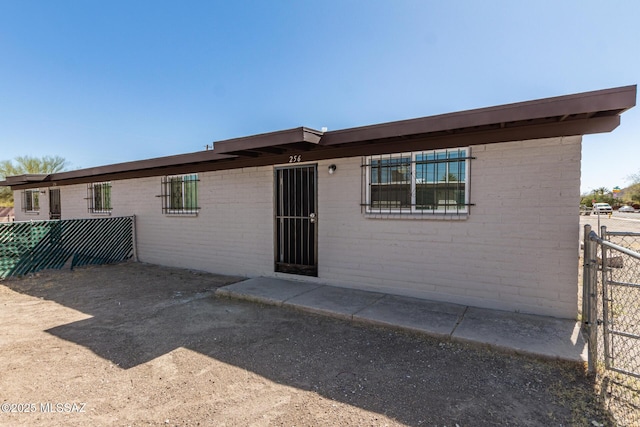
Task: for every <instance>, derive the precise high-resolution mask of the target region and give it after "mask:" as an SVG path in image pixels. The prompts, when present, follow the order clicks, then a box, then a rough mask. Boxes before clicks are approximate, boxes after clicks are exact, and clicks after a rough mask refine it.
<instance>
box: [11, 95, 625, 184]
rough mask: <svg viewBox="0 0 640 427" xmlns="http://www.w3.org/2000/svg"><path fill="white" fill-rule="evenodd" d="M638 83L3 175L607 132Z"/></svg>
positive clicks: (68, 175) (148, 169)
mask: <svg viewBox="0 0 640 427" xmlns="http://www.w3.org/2000/svg"><path fill="white" fill-rule="evenodd" d="M636 93H637V85H631V86H622V87H617V88H611V89H603V90H597V91H591V92H583V93H577V94H572V95H565V96H557V97H552V98H543V99H538V100H533V101H526V102H519V103H513V104H505V105H499V106H494V107H487V108H479V109H473V110H467V111H460V112H455V113H449V114H441V115H436V116H428V117H420V118H415V119H409V120H401V121H394V122H388V123H381V124H375V125H369V126H360V127H354V128H349V129H342V130H335V131H328V132H321V131H318V130H315V129H310V128H307V127H298V128H294V129H288V130H282V131H277V132H270V133H264V134H259V135H252V136H247V137H242V138H234V139H229V140H225V141H218V142H215V143H214V149H213V150H207V151H198V152H195V153H187V154H179V155H175V156H167V157H159V158H153V159H148V160H140V161H133V162H126V163H118V164H112V165H106V166H99V167H94V168H87V169H79V170H75V171H70V172H59V173H54V174H50V175H21V176H16V177H7V179H6V181H3V182H0V185H4V186H11V187H12V188H14V189H19V188H30V187H37V186H52V185H66V184H74V183H83V182H95V181H104V180H117V179H127V178H137V177H148V176H159V175H169V174H178V173H188V172H205V171H214V170H224V169H237V168H242V167H251V166H265V165H275V164H284V163H288V162H289V156H292V155H296V156H301V159H302V161H317V160H323V159H330V158H340V157H353V156H362V155H374V154H387V153H393V152H402V151H415V150H430V149H438V148H451V147H456V146H466V145H477V144H486V143H499V142H506V141H517V140H525V139H537V138H550V137H558V136H572V135H586V134H594V133H603V132H611V131H612V130H614V129H615V128H616V127H618V126H619V124H620V115H621V114H622V113H623V112H624V111H626V110H628V109H630V108H632V107H634V106H635V105H636Z"/></svg>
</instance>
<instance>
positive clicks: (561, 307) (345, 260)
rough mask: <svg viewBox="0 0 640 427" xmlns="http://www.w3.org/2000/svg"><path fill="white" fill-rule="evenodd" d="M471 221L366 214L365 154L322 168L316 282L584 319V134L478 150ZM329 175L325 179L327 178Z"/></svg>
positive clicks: (475, 150)
mask: <svg viewBox="0 0 640 427" xmlns="http://www.w3.org/2000/svg"><path fill="white" fill-rule="evenodd" d="M472 155H473V156H475V157H476V160H473V161H472V163H471V174H470V175H471V179H470V185H471V202H472V203H475V204H476V205H475V206H473V207H471V212H470V214H469V216H468V217H467V218H466V219H464V220H458V221H452V220H434V219H413V218H407V219H398V218H389V216H387V217H386V218H384V215H383V216H382V217H383V218H375V217H374V216H367V215H365V214H363V213H361V210H360V207H359V206H358V205H359V203H360V163H361V159H360V158H352V159H342V160H337V161H334V162H333V163H335V164H336V165H337V168H338V169H337V172H336V174H335V175H331V176H329V175H326V176H323V172H325V173H326V165H324V164H322V165H321V166H320V167H319V171H320V178H319V186H320V187H319V210H320V212H319V224H318V227H319V239H318V241H319V276H320V277H321V278H322V279H323V280H325V281H327V282H330V283H333V284H337V285H341V286H354V287H358V288H363V289H368V290H379V291H384V292H391V293H395V294H401V295H409V296H416V297H422V298H430V299H436V300H443V301H450V302H455V303H462V304H469V305H474V306H480V307H489V308H497V309H503V310H518V311H522V312H527V313H537V314H545V315H552V316H557V317H566V318H573V317H575V316H576V313H577V281H578V278H577V269H578V265H577V264H578V233H579V217H578V206H579V188H580V156H581V138H580V137H570V138H554V139H545V140H535V141H518V142H510V143H502V144H487V145H479V146H474V147H472ZM323 178H324V179H323Z"/></svg>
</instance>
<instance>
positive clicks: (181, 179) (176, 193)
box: [162, 174, 200, 214]
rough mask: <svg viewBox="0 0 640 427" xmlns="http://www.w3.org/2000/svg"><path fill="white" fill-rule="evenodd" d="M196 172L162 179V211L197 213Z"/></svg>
mask: <svg viewBox="0 0 640 427" xmlns="http://www.w3.org/2000/svg"><path fill="white" fill-rule="evenodd" d="M199 209H200V208H199V207H198V174H188V175H174V176H166V177H164V178H163V179H162V211H163V212H164V213H169V214H196V213H198V210H199Z"/></svg>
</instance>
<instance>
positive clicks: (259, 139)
mask: <svg viewBox="0 0 640 427" xmlns="http://www.w3.org/2000/svg"><path fill="white" fill-rule="evenodd" d="M321 137H322V132H320V131H317V130H315V129H310V128H306V127H298V128H294V129H288V130H283V131H278V132H269V133H262V134H259V135H253V136H248V137H244V138H234V139H227V140H224V141H218V142H215V143H214V146H213V147H214V148H213V149H214V150H215V151H216V152H217V153H223V154H224V153H241V152H251V151H256V150H257V151H260V149H261V148H271V147H278V146H287V145H290V144H297V143H306V144H318V143H319V142H320V138H321Z"/></svg>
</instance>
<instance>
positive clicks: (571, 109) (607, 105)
mask: <svg viewBox="0 0 640 427" xmlns="http://www.w3.org/2000/svg"><path fill="white" fill-rule="evenodd" d="M636 91H637V86H636V85H631V86H622V87H618V88H612V89H603V90H597V91H591V92H584V93H578V94H573V95H565V96H556V97H552V98H543V99H538V100H533V101H525V102H518V103H513V104H505V105H499V106H495V107H488V108H480V109H474V110H467V111H461V112H456V113H448V114H441V115H437V116H429V117H422V118H417V119H409V120H401V121H396V122H389V123H382V124H378V125H370V126H361V127H356V128H350V129H343V130H336V131H329V132H325V134H324V135H323V137H322V140H321V142H320V144H321V145H323V146H331V145H338V144H347V143H353V142H359V141H370V140H376V139H386V138H391V137H397V136H401V135H407V136H409V135H421V134H422V135H425V134H429V133H434V132H443V131H454V130H456V129H467V128H473V127H478V126H487V125H492V124H503V126H504V124H506V123H514V122H519V121H527V120H535V119H542V118H547V117H558V121H564V120H566V119H567V118H569V117H570V116H576V115H581V114H588V113H592V114H597V113H603V112H607V113H608V114H609V115H617V114H621V113H622V112H624V111H626V110H628V109H629V108H632V107H633V106H635V105H636Z"/></svg>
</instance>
